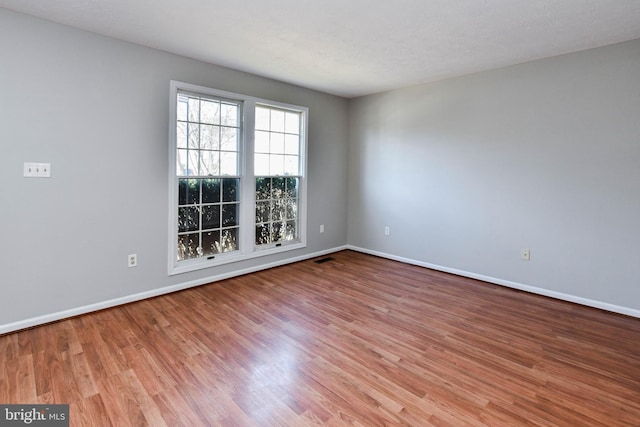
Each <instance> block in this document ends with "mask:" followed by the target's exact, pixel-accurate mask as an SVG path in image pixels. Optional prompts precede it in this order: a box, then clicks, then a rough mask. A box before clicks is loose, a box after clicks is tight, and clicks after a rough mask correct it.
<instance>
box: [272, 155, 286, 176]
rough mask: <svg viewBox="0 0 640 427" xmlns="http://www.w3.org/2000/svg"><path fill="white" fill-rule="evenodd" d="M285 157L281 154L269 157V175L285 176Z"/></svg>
mask: <svg viewBox="0 0 640 427" xmlns="http://www.w3.org/2000/svg"><path fill="white" fill-rule="evenodd" d="M283 157H284V156H282V155H281V154H270V155H269V175H284V158H283Z"/></svg>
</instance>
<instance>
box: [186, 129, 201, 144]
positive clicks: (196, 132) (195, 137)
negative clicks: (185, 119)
mask: <svg viewBox="0 0 640 427" xmlns="http://www.w3.org/2000/svg"><path fill="white" fill-rule="evenodd" d="M187 126H188V129H189V148H193V149H198V148H199V147H200V125H199V124H195V123H189V124H188V125H187Z"/></svg>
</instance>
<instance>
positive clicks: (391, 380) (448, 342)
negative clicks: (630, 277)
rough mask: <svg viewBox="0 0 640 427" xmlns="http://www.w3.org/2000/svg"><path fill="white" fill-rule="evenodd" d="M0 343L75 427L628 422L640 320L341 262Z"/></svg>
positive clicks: (228, 284)
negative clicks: (60, 405)
mask: <svg viewBox="0 0 640 427" xmlns="http://www.w3.org/2000/svg"><path fill="white" fill-rule="evenodd" d="M331 257H332V258H333V260H332V261H329V262H325V263H322V264H317V263H314V262H313V260H308V261H303V262H298V263H294V264H290V265H287V266H283V267H278V268H273V269H270V270H266V271H261V272H258V273H254V274H249V275H244V276H240V277H237V278H233V279H228V280H224V281H220V282H218V283H213V284H210V285H205V286H200V287H197V288H193V289H189V290H185V291H181V292H176V293H173V294H169V295H165V296H161V297H157V298H153V299H150V300H146V301H141V302H138V303H132V304H128V305H124V306H120V307H115V308H112V309H109V310H103V311H99V312H96V313H91V314H88V315H84V316H80V317H76V318H73V319H67V320H64V321H61V322H57V323H53V324H49V325H44V326H41V327H38V328H33V329H28V330H24V331H19V332H16V333H12V334H7V335H4V336H0V403H69V404H70V411H71V425H73V426H118V427H120V426H125V427H126V426H135V427H139V426H163V425H167V426H225V427H227V426H242V427H251V426H278V427H281V426H366V427H370V426H386V425H398V426H452V425H455V426H457V425H469V426H502V425H505V426H521V425H527V426H528V425H531V426H571V427H573V426H577V425H580V426H608V427H609V426H637V425H638V420H640V319H635V318H631V317H626V316H622V315H616V314H612V313H608V312H604V311H600V310H596V309H592V308H587V307H583V306H579V305H575V304H571V303H566V302H561V301H557V300H553V299H549V298H545V297H541V296H538V295H531V294H527V293H525V292H521V291H516V290H512V289H508V288H504V287H500V286H495V285H491V284H487V283H483V282H479V281H476V280H472V279H466V278H461V277H458V276H453V275H450V274H445V273H440V272H436V271H432V270H428V269H424V268H420V267H416V266H411V265H407V264H402V263H398V262H395V261H390V260H385V259H381V258H377V257H373V256H370V255H364V254H360V253H356V252H351V251H343V252H338V253H335V254H332V255H331Z"/></svg>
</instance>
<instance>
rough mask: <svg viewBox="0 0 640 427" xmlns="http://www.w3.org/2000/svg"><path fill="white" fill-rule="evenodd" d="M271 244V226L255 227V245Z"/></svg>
mask: <svg viewBox="0 0 640 427" xmlns="http://www.w3.org/2000/svg"><path fill="white" fill-rule="evenodd" d="M267 243H271V225H270V224H262V225H256V245H266V244H267Z"/></svg>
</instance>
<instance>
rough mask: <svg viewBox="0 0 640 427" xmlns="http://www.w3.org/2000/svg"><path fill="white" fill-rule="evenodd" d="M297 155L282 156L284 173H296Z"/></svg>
mask: <svg viewBox="0 0 640 427" xmlns="http://www.w3.org/2000/svg"><path fill="white" fill-rule="evenodd" d="M298 171H299V169H298V156H284V175H298V174H299V173H298Z"/></svg>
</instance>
